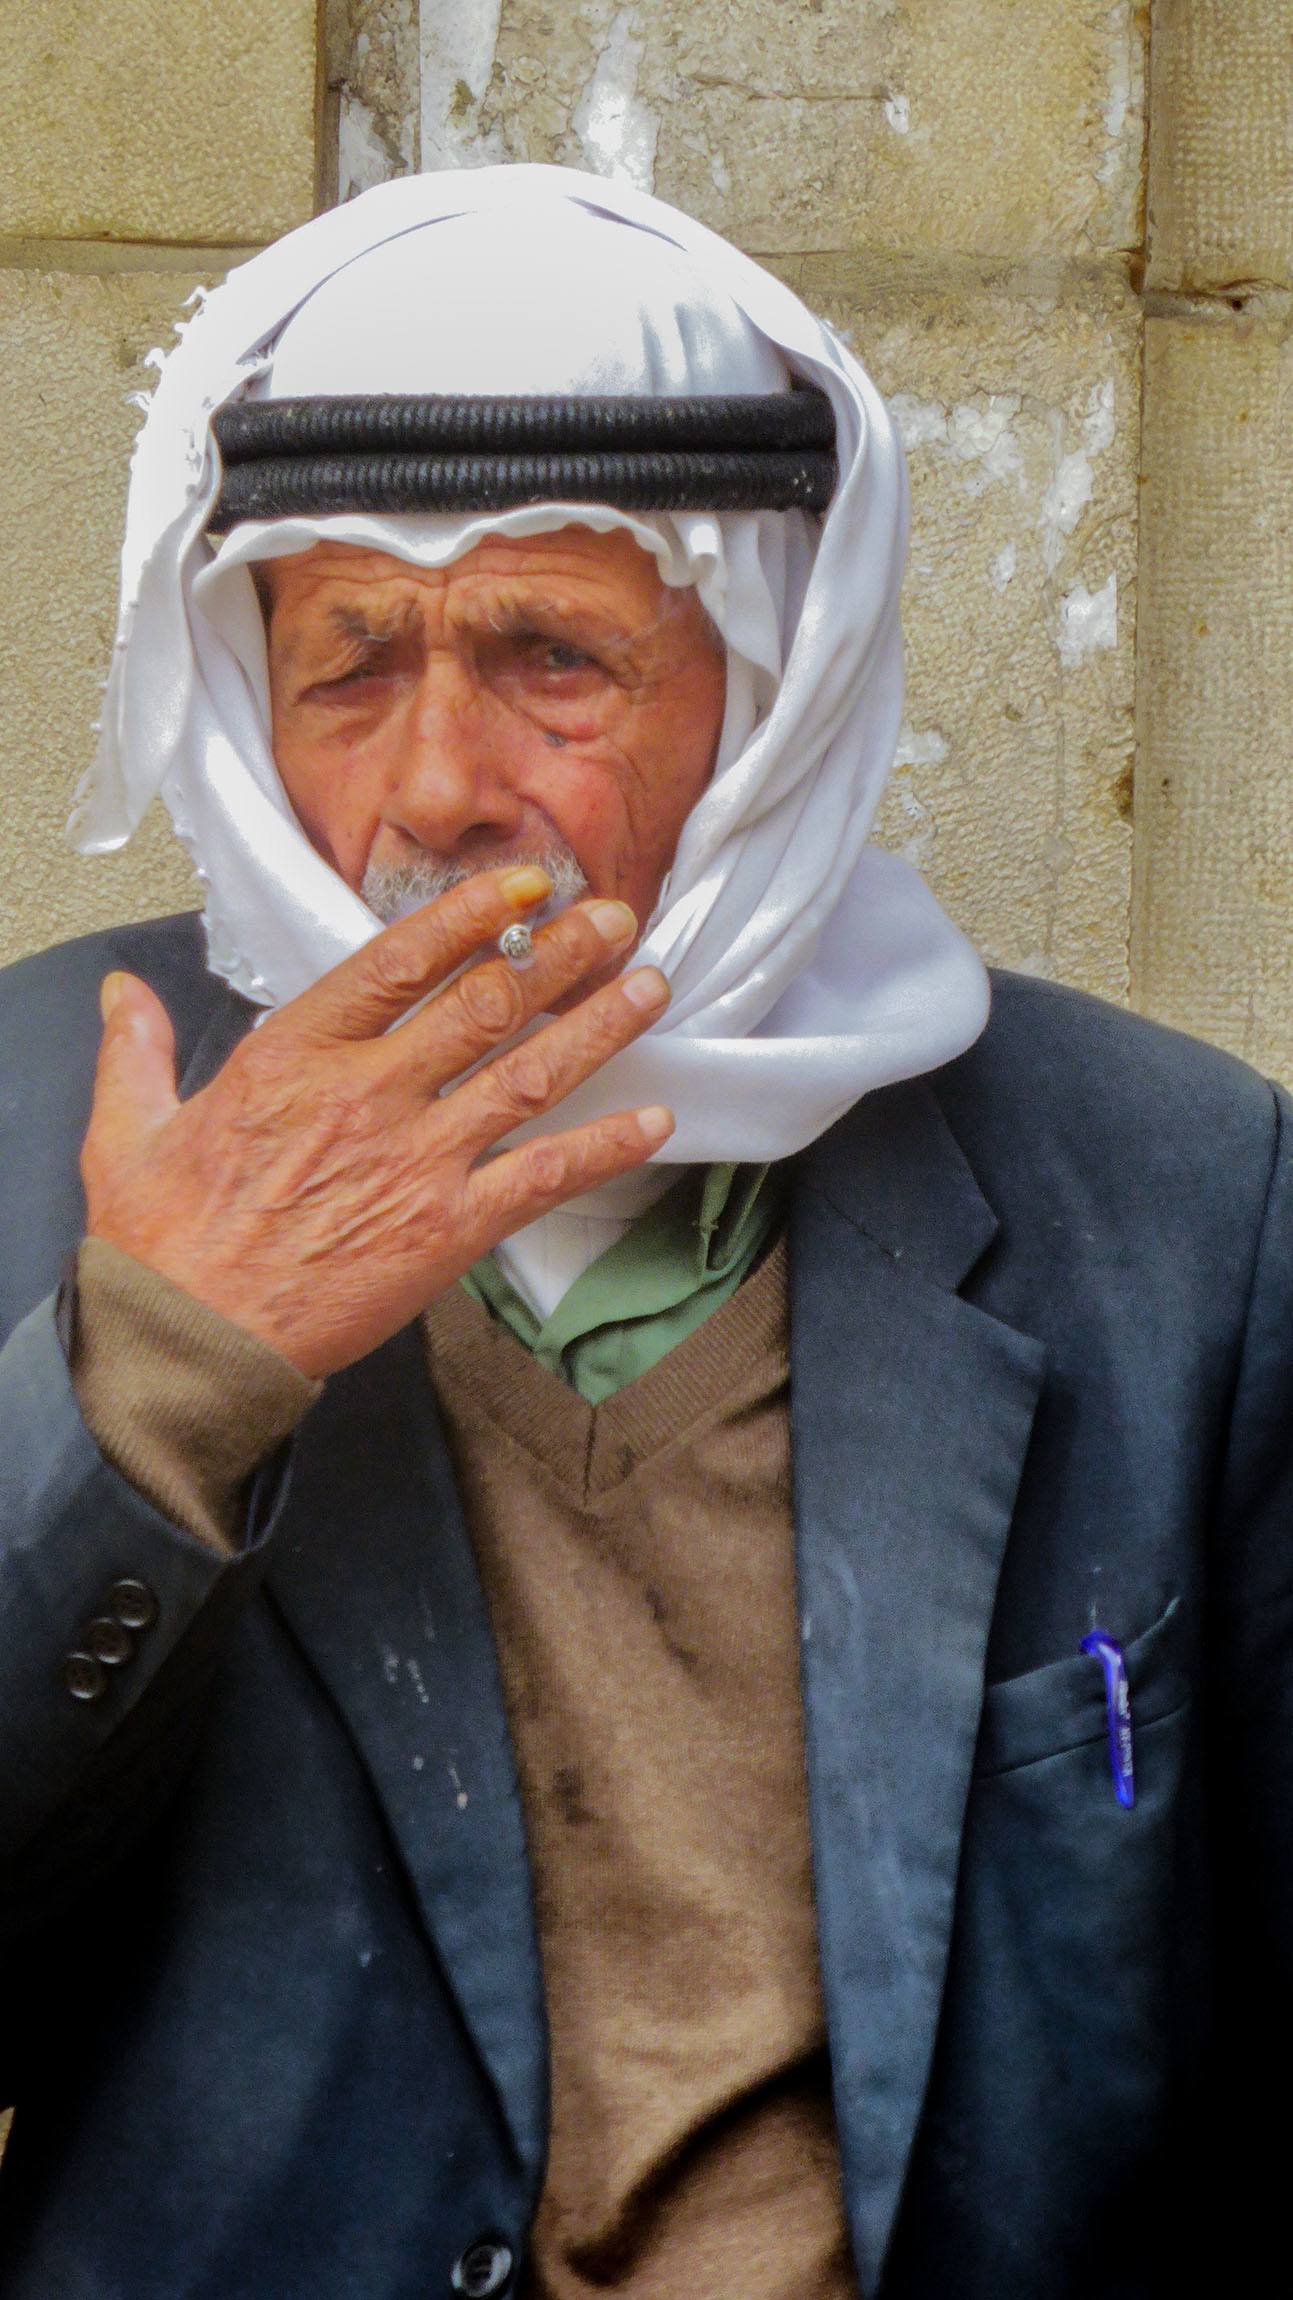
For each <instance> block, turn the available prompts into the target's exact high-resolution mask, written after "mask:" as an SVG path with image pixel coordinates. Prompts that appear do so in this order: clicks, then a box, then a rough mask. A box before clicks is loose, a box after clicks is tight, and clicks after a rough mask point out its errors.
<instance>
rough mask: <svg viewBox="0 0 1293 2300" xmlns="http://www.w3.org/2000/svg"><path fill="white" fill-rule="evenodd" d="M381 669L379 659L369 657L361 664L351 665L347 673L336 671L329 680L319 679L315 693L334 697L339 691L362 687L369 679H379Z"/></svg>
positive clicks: (381, 665)
mask: <svg viewBox="0 0 1293 2300" xmlns="http://www.w3.org/2000/svg"><path fill="white" fill-rule="evenodd" d="M383 668H384V666H383V664H382V662H381V660H380V659H379V658H377V657H369V658H367V659H366V660H365V661H363V662H362V663H352V664H351V666H350V669H349V670H348V671H338V672H336V673H335V674H334V675H333V677H332V678H330V679H320V680H319V681H318V684H317V690H316V691H317V692H318V693H319V694H323V695H335V694H336V693H337V692H338V690H339V689H340V690H342V691H344V690H347V689H349V688H353V687H362V686H364V685H366V683H367V682H368V681H369V680H370V679H380V677H381V676H382V672H383Z"/></svg>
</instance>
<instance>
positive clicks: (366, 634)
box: [260, 527, 725, 920]
mask: <svg viewBox="0 0 1293 2300" xmlns="http://www.w3.org/2000/svg"><path fill="white" fill-rule="evenodd" d="M260 583H261V590H262V598H263V600H264V603H265V607H266V616H267V629H268V643H269V674H270V694H271V700H272V704H273V748H274V758H275V761H276V763H277V766H278V770H279V773H280V775H281V777H282V780H283V784H284V787H285V788H286V791H287V794H288V797H289V799H290V800H291V802H292V805H293V807H294V808H295V810H296V813H297V816H298V818H299V820H300V822H301V824H302V826H303V828H304V829H305V831H306V833H307V835H308V836H309V838H310V839H311V841H312V842H313V844H314V845H315V846H316V847H317V848H318V850H319V852H320V854H322V855H323V856H325V857H326V859H327V860H328V861H329V862H330V863H331V864H332V866H333V868H334V869H335V870H336V871H338V872H339V874H340V876H341V877H342V878H343V879H345V881H346V883H347V885H349V886H351V887H353V888H355V890H356V891H360V890H361V889H362V890H364V891H365V892H366V893H367V894H368V896H369V899H371V895H372V892H373V891H374V890H376V891H377V892H378V894H379V895H380V896H381V897H382V898H383V900H382V901H380V902H379V903H377V904H375V905H374V907H377V908H379V911H381V913H382V915H390V916H394V915H395V914H396V911H397V909H398V907H399V899H398V896H399V889H400V887H401V885H407V887H408V888H409V890H410V891H412V892H416V891H418V890H419V889H420V890H421V893H422V899H425V896H426V893H427V892H428V891H434V890H433V888H429V887H427V886H426V885H425V883H424V881H425V876H426V871H425V866H426V865H427V864H428V863H431V864H434V865H437V866H442V867H443V868H444V869H446V870H447V871H448V873H449V874H451V875H453V876H456V875H459V874H460V873H461V871H463V870H480V869H488V868H492V867H493V866H494V865H496V864H500V863H506V862H509V861H513V860H515V859H518V858H520V857H522V856H524V857H527V858H536V859H543V860H549V859H550V860H552V861H554V862H556V863H557V864H558V865H559V866H562V877H561V881H560V882H559V883H562V884H563V885H564V890H565V891H567V892H572V891H575V890H576V889H577V887H578V880H579V875H580V874H582V876H583V878H584V879H585V880H586V881H587V884H588V886H589V888H590V889H591V891H592V892H593V893H595V894H605V895H617V896H619V897H620V898H621V900H623V901H625V902H627V903H629V904H631V906H632V908H633V909H634V911H635V912H636V913H637V916H638V918H639V920H645V918H646V916H647V914H648V913H649V911H650V910H651V908H652V906H653V904H654V902H655V898H656V895H657V893H658V891H659V887H660V884H661V881H662V879H663V877H664V874H665V872H666V871H667V869H668V867H669V864H670V862H671V861H672V859H673V853H674V849H675V846H676V845H677V841H678V835H679V832H680V831H681V829H682V826H683V823H684V821H685V820H686V817H687V815H688V813H689V811H690V809H691V807H692V806H693V805H694V803H695V801H696V799H697V798H698V797H699V796H700V793H701V792H702V790H703V789H704V788H705V785H706V783H707V781H708V779H709V776H710V772H711V769H712V767H713V763H714V755H715V751H716V749H717V745H718V737H719V731H720V728H721V725H722V718H723V703H724V694H725V667H724V661H723V655H722V651H721V646H720V644H719V642H718V641H717V640H716V637H715V634H714V632H713V628H712V626H711V625H710V623H709V621H708V618H707V617H706V615H705V613H704V610H703V609H702V607H701V605H700V601H699V599H698V597H697V595H696V593H695V592H694V591H693V590H670V589H669V588H668V586H667V585H666V584H664V583H663V582H662V581H661V578H660V574H659V570H658V568H657V566H656V562H655V560H654V559H653V558H652V557H651V555H650V554H649V553H648V552H646V551H644V550H642V548H641V547H640V546H639V545H638V544H637V543H636V542H635V541H634V540H633V538H632V536H631V535H628V534H626V533H625V532H624V531H623V530H622V529H620V530H618V531H614V532H612V533H610V534H606V535H598V534H594V533H593V532H592V530H591V529H589V528H581V527H567V528H562V529H560V530H558V531H557V532H556V533H554V534H550V535H538V536H526V537H519V536H499V537H495V538H492V539H491V540H489V541H487V542H484V543H480V544H478V545H477V546H476V548H475V549H474V550H472V551H469V552H467V553H466V554H465V555H464V557H463V558H461V559H459V560H457V561H455V562H454V564H453V565H452V566H449V567H443V568H421V567H411V566H408V565H407V564H406V563H405V562H404V561H403V560H399V559H395V558H392V557H390V556H389V555H388V554H387V553H385V552H381V551H363V550H359V549H357V548H355V547H354V546H352V545H348V544H334V543H320V544H316V545H315V547H314V548H313V549H312V550H310V551H305V552H300V553H298V554H296V555H295V556H293V557H291V558H286V559H277V560H270V561H267V562H266V563H265V564H264V566H263V567H262V569H261V570H260Z"/></svg>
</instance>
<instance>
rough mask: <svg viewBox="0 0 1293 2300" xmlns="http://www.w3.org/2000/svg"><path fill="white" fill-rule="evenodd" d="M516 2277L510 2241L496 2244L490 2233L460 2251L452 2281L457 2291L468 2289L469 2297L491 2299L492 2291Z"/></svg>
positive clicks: (453, 2268)
mask: <svg viewBox="0 0 1293 2300" xmlns="http://www.w3.org/2000/svg"><path fill="white" fill-rule="evenodd" d="M511 2279H512V2254H511V2250H510V2247H509V2246H508V2245H506V2244H496V2243H495V2242H494V2240H493V2238H492V2237H490V2236H478V2237H477V2238H476V2241H475V2243H474V2244H469V2245H468V2246H467V2249H466V2251H465V2252H463V2253H460V2254H459V2256H458V2258H457V2259H456V2260H455V2262H454V2264H453V2267H452V2269H451V2271H450V2276H449V2281H450V2283H451V2284H452V2285H453V2288H454V2291H455V2292H464V2293H466V2295H467V2300H489V2295H490V2293H492V2292H502V2291H504V2290H505V2289H506V2287H507V2286H508V2284H509V2283H510V2282H511Z"/></svg>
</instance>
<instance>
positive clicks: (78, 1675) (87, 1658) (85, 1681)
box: [63, 1653, 108, 1701]
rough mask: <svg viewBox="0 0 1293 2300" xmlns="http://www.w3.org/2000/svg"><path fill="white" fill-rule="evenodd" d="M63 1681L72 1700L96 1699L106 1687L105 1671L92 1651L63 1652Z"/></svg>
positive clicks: (98, 1698) (100, 1696) (105, 1690)
mask: <svg viewBox="0 0 1293 2300" xmlns="http://www.w3.org/2000/svg"><path fill="white" fill-rule="evenodd" d="M63 1683H64V1685H65V1686H66V1687H67V1690H68V1692H69V1693H70V1694H71V1696H72V1699H73V1700H74V1701H98V1700H100V1699H101V1698H102V1696H103V1694H104V1693H106V1692H107V1689H108V1676H107V1671H106V1670H105V1668H104V1666H103V1663H102V1662H101V1661H97V1660H96V1659H95V1657H94V1655H93V1654H92V1653H65V1654H64V1656H63Z"/></svg>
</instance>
